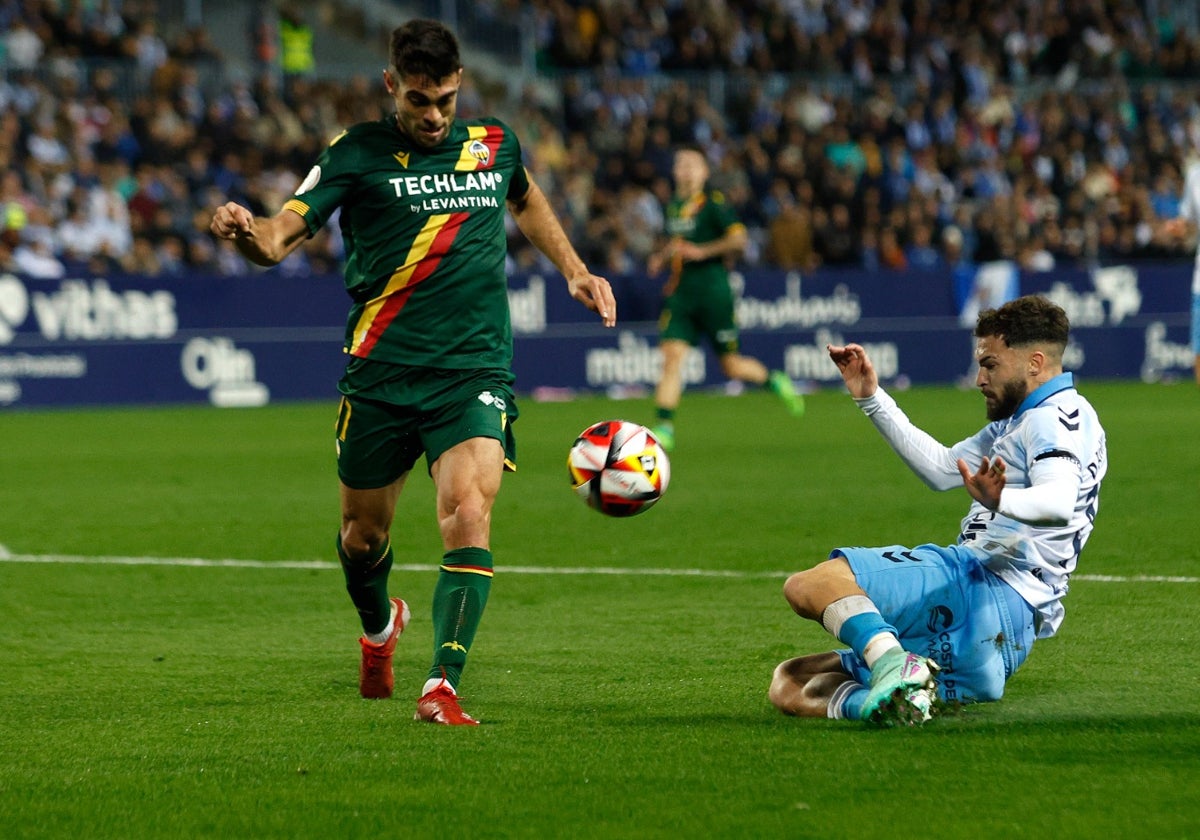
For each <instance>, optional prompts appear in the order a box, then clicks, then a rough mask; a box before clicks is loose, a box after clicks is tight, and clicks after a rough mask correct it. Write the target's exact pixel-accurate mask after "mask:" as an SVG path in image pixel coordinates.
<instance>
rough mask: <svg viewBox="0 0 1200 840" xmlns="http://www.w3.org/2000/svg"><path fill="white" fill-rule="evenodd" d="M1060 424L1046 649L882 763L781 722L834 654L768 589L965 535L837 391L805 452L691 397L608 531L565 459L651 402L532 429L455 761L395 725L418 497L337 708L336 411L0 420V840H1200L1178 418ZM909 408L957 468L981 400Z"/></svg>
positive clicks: (412, 584)
mask: <svg viewBox="0 0 1200 840" xmlns="http://www.w3.org/2000/svg"><path fill="white" fill-rule="evenodd" d="M1081 389H1082V390H1083V392H1084V393H1085V394H1086V395H1088V396H1089V397H1090V398H1091V399H1092V401H1093V402H1094V403H1095V404H1096V406H1097V408H1098V409H1099V411H1100V414H1101V418H1102V420H1103V422H1104V423H1105V426H1106V428H1107V430H1108V435H1109V456H1110V468H1109V473H1108V478H1107V480H1106V482H1105V484H1104V487H1103V490H1102V493H1101V508H1100V513H1099V517H1098V519H1097V526H1096V531H1095V533H1094V535H1093V537H1092V541H1091V543H1090V544H1089V545H1088V547H1087V549H1086V550H1085V552H1084V555H1083V559H1082V562H1081V564H1080V568H1079V572H1078V575H1077V577H1076V579H1075V580H1074V581H1073V585H1072V588H1071V593H1070V595H1069V596H1068V598H1067V601H1066V609H1067V617H1066V621H1065V624H1064V626H1063V630H1062V632H1061V633H1060V635H1059V636H1058V637H1057V638H1055V639H1052V640H1049V641H1045V642H1040V643H1039V644H1038V645H1037V648H1036V650H1034V651H1033V653H1032V655H1031V657H1030V659H1029V661H1028V662H1027V663H1026V665H1025V667H1024V668H1023V669H1022V671H1021V673H1020V674H1018V675H1017V676H1016V677H1015V678H1014V679H1013V680H1012V681H1011V682H1010V683H1009V686H1008V693H1007V694H1006V696H1005V698H1004V700H1003V701H1001V702H999V703H995V704H988V705H985V706H978V707H972V708H970V709H968V710H967V711H966V712H964V713H963V714H961V715H958V716H955V717H951V718H944V719H941V720H938V721H935V722H934V723H933V724H931V725H929V726H927V727H925V728H923V729H919V730H888V731H874V730H870V729H866V728H864V727H862V726H860V725H858V724H856V723H851V722H845V721H825V720H796V719H790V718H785V717H783V716H781V715H779V714H777V713H776V712H775V711H774V710H773V709H772V708H771V707H770V706H769V704H768V703H767V700H766V687H767V683H768V680H769V677H770V673H771V669H772V668H773V667H774V665H775V664H776V663H777V662H779V661H780V660H782V659H784V658H786V657H788V656H791V655H794V654H796V653H802V652H812V651H818V650H827V649H831V648H832V647H833V646H834V642H833V640H831V639H829V638H828V637H827V636H826V634H825V633H824V632H823V631H821V629H820V628H818V627H816V626H815V625H811V624H809V623H807V622H803V621H801V620H800V619H798V618H796V617H795V616H793V615H791V613H790V611H789V609H788V607H787V605H786V603H785V602H784V600H783V598H782V596H781V592H780V587H781V584H782V582H783V579H784V577H785V576H786V574H787V573H788V572H790V571H792V570H795V569H799V568H802V567H805V566H808V565H810V564H812V563H814V562H816V561H818V560H820V559H822V558H823V557H824V556H825V555H826V553H827V552H828V550H829V549H830V548H831V547H833V546H836V545H840V544H865V545H870V544H881V543H893V542H898V543H916V542H923V541H927V540H928V541H939V542H940V541H951V540H953V538H954V537H955V535H956V533H957V525H958V520H959V518H960V517H961V515H962V514H963V512H964V511H965V509H966V505H967V497H966V494H965V493H964V492H962V491H957V492H950V493H943V494H936V493H933V492H931V491H929V490H927V489H926V488H925V487H924V486H923V485H922V484H921V483H920V482H919V481H918V480H917V479H916V478H915V477H914V476H912V475H911V474H910V473H909V472H908V471H907V470H906V468H905V467H904V466H903V465H902V464H901V463H900V462H899V460H898V459H897V458H896V457H895V456H894V455H893V454H892V453H891V452H890V450H888V449H887V447H886V445H885V444H884V443H883V442H882V440H880V439H879V437H878V436H877V434H876V433H875V431H874V430H873V428H872V427H871V425H870V423H869V422H868V421H867V420H866V419H865V418H863V417H862V416H861V415H860V414H859V413H858V412H857V410H856V409H855V408H854V405H853V403H852V402H851V401H850V400H849V398H847V397H846V396H845V394H844V393H841V392H840V391H839V390H834V389H830V390H827V391H822V392H819V393H817V394H814V395H812V396H811V397H810V398H809V401H808V413H807V416H806V417H805V418H803V419H802V420H799V421H797V420H793V419H791V418H790V417H788V416H786V414H785V412H783V410H782V409H781V408H780V407H779V406H778V405H777V404H776V403H775V402H774V400H773V399H772V398H771V397H770V396H769V395H766V394H763V393H758V392H755V393H747V394H744V395H743V396H741V397H737V398H730V397H725V396H721V395H717V394H709V393H703V394H702V393H696V394H688V395H687V397H686V398H685V400H684V403H683V406H682V410H681V412H680V414H679V421H678V433H679V443H678V448H677V450H676V452H675V453H674V455H673V457H672V466H673V475H672V482H671V487H670V489H669V491H668V493H667V495H666V496H665V497H664V499H663V500H662V501H661V502H660V503H659V504H658V505H657V506H656V507H654V508H653V509H652V510H650V511H648V512H647V513H645V514H644V515H642V516H638V517H634V518H632V519H628V520H609V519H605V518H603V517H601V516H600V515H598V514H596V513H594V512H592V511H590V510H588V509H587V508H586V507H585V506H584V505H583V504H582V503H581V502H580V501H579V500H578V499H576V498H575V497H574V496H573V494H572V493H571V492H570V489H569V487H568V482H567V474H566V466H565V459H566V452H567V449H568V447H569V446H570V444H571V442H572V440H573V437H574V435H575V433H576V432H578V431H579V430H581V429H583V428H584V427H585V426H587V425H588V424H589V423H592V422H594V421H597V420H601V419H606V418H610V417H624V418H628V419H632V420H639V421H642V422H646V421H648V420H649V419H650V418H651V415H652V412H651V406H650V402H649V400H648V399H641V400H631V401H623V402H610V401H606V400H602V399H599V398H593V399H583V400H577V401H575V402H570V403H555V404H537V403H534V402H533V401H531V400H528V399H525V400H523V401H521V409H522V415H521V418H520V420H519V422H518V423H517V426H516V431H517V437H518V441H519V452H518V455H519V457H518V461H519V467H520V469H519V471H518V472H517V473H515V474H513V475H509V476H507V477H506V478H505V485H504V489H503V491H502V493H501V498H500V500H499V502H498V505H497V508H496V511H495V515H494V535H493V549H494V551H495V556H496V563H497V575H496V578H495V582H494V586H493V589H492V596H491V600H490V602H489V605H488V610H487V614H486V615H485V617H484V622H483V625H482V627H481V630H480V633H479V636H478V637H477V640H476V644H475V647H474V649H473V651H472V654H471V659H470V662H469V664H468V668H467V671H466V675H465V678H464V682H463V685H462V687H461V688H462V692H463V694H464V695H465V698H466V699H465V701H464V706H465V708H467V710H468V711H470V712H471V713H472V714H473V715H475V716H477V717H478V718H480V719H481V720H482V721H483V722H484V725H483V726H480V727H478V728H474V729H449V728H441V727H432V726H428V725H422V724H418V723H416V722H414V721H413V720H412V712H413V708H414V700H415V695H416V693H417V690H418V689H419V687H420V684H421V682H422V680H423V678H424V672H425V669H426V668H427V666H428V662H429V658H430V654H431V647H432V643H431V636H430V621H429V598H430V596H431V594H432V588H433V582H434V575H435V572H434V569H435V567H436V564H437V562H438V560H439V558H440V554H441V551H440V547H439V544H438V540H437V536H436V529H435V527H434V523H433V509H432V493H431V487H430V482H429V480H428V478H427V476H425V475H424V474H423V472H418V473H417V474H414V476H413V477H412V479H410V482H409V486H408V488H407V490H406V492H405V495H404V496H403V497H402V499H401V502H400V508H399V511H398V515H397V520H396V526H395V529H394V533H393V541H394V544H395V546H396V548H397V563H398V564H402V568H401V569H400V570H399V571H397V572H396V573H394V575H393V578H392V580H393V590H394V592H395V593H396V594H400V595H402V596H404V597H405V598H407V599H408V600H409V602H410V603H411V605H412V607H413V615H414V617H413V622H412V624H411V626H410V629H409V631H408V632H407V633H406V634H405V636H404V638H403V639H402V640H401V643H400V646H399V648H398V651H397V656H396V676H397V688H398V690H397V696H396V698H394V699H393V700H390V701H364V700H361V699H359V698H358V696H357V691H356V679H357V658H358V645H357V644H356V642H355V639H356V636H357V632H358V629H357V623H356V619H355V615H354V612H353V610H352V608H351V606H350V603H349V600H348V599H347V597H346V595H345V593H344V590H343V588H342V580H341V574H340V572H339V571H338V570H337V568H336V566H335V565H334V563H333V558H332V550H331V549H332V542H333V538H334V533H335V531H336V528H337V509H338V508H337V491H336V478H335V473H334V460H333V444H332V425H333V420H334V407H335V406H334V403H333V400H332V399H331V400H330V402H329V403H328V404H321V405H299V406H271V407H267V408H262V409H248V410H217V409H209V408H146V409H120V410H100V409H96V410H86V411H73V412H53V411H29V412H11V411H10V412H5V413H0V440H3V446H2V447H0V478H2V481H0V545H2V546H3V549H2V550H0V557H3V558H4V559H3V560H0V837H4V838H26V837H30V838H68V837H70V838H157V837H162V838H167V837H170V838H209V837H211V838H309V837H311V838H335V837H336V838H359V837H361V838H409V837H442V836H446V837H461V838H475V837H531V838H533V837H536V838H545V837H571V838H576V837H589V838H590V837H603V838H657V837H739V838H740V837H787V838H820V839H821V840H831V839H832V838H875V837H880V838H883V837H905V836H920V835H926V836H930V835H932V836H945V837H954V836H965V837H1039V838H1041V837H1054V838H1090V837H1100V836H1112V837H1151V836H1153V837H1172V838H1175V837H1195V836H1200V759H1198V758H1197V756H1200V709H1198V707H1197V702H1196V697H1197V687H1198V686H1200V669H1198V668H1197V665H1196V662H1197V652H1198V651H1200V629H1198V624H1200V623H1198V622H1197V621H1196V618H1195V615H1196V607H1195V604H1196V601H1197V598H1198V597H1200V583H1198V579H1200V558H1198V555H1197V549H1196V545H1197V543H1196V536H1197V533H1198V529H1197V526H1196V524H1195V522H1196V510H1197V503H1198V502H1200V495H1198V493H1197V489H1198V486H1200V485H1198V480H1197V475H1198V474H1200V445H1198V443H1197V439H1196V438H1197V428H1198V426H1197V420H1198V418H1200V393H1198V392H1197V389H1196V388H1194V387H1193V386H1191V385H1190V384H1176V385H1157V386H1152V385H1144V384H1140V383H1107V382H1098V383H1088V382H1084V383H1082V386H1081ZM897 396H898V398H899V399H900V403H901V405H902V406H903V407H904V408H905V409H906V410H907V411H908V413H909V415H910V416H911V417H912V418H913V419H914V420H915V421H916V422H917V423H919V424H920V425H922V426H924V427H925V428H927V429H928V430H929V431H931V432H932V433H934V434H935V435H936V436H938V437H939V438H940V439H942V440H944V441H946V442H952V441H953V440H957V439H958V438H960V437H963V436H965V435H966V434H968V433H970V432H972V431H974V430H975V429H976V428H977V427H978V426H979V425H980V424H981V423H982V422H983V419H984V418H983V405H982V399H981V398H980V397H979V395H978V394H976V393H972V392H962V391H958V390H954V389H952V388H917V389H913V390H911V391H909V392H907V393H901V394H898V395H897ZM98 558H109V561H108V562H97V559H98ZM112 558H127V561H120V560H114V559H112ZM139 558H178V559H180V560H187V559H189V558H194V559H199V560H208V561H220V560H237V561H255V563H249V564H247V563H239V564H225V565H222V564H220V563H208V564H203V565H195V564H188V563H185V562H176V563H161V564H154V565H150V564H146V563H145V562H144V561H143V560H140V559H139ZM701 572H704V573H706V574H702V573H701Z"/></svg>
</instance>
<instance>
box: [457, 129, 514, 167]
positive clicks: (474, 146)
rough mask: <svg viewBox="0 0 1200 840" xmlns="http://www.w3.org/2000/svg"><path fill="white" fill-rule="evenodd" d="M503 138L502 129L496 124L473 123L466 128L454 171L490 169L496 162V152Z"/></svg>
mask: <svg viewBox="0 0 1200 840" xmlns="http://www.w3.org/2000/svg"><path fill="white" fill-rule="evenodd" d="M503 139H504V129H502V128H501V127H500V126H498V125H473V126H470V127H468V128H467V139H466V140H465V141H464V142H463V145H462V152H461V154H460V155H459V158H458V163H456V164H455V165H454V169H455V171H456V172H473V171H474V170H476V169H490V168H491V167H492V165H493V164H494V163H495V162H496V153H497V152H498V151H499V150H500V142H501V141H502V140H503Z"/></svg>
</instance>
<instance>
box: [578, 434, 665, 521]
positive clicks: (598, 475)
mask: <svg viewBox="0 0 1200 840" xmlns="http://www.w3.org/2000/svg"><path fill="white" fill-rule="evenodd" d="M567 470H568V472H569V473H570V478H571V488H572V489H573V490H574V491H575V494H576V495H577V496H579V498H581V499H583V500H584V501H585V502H586V503H587V505H588V507H590V508H592V509H593V510H598V511H600V513H603V514H605V515H607V516H633V515H634V514H637V513H641V512H642V511H644V510H647V509H649V508H650V507H651V506H652V505H653V504H654V503H655V502H657V501H658V500H659V499H660V498H662V494H663V493H665V492H666V490H667V484H668V483H669V482H670V480H671V462H670V461H668V460H667V453H666V452H665V451H664V450H663V448H662V445H661V444H660V443H659V442H658V440H657V439H656V438H655V437H654V433H653V432H651V431H650V430H649V429H647V428H646V427H645V426H641V425H639V424H637V423H632V422H630V421H628V420H602V421H601V422H599V423H594V424H592V425H591V426H588V427H587V428H586V429H584V430H583V431H582V432H580V433H579V436H578V437H577V438H575V443H574V444H572V445H571V451H570V453H569V454H568V455H567Z"/></svg>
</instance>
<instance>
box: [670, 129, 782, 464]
mask: <svg viewBox="0 0 1200 840" xmlns="http://www.w3.org/2000/svg"><path fill="white" fill-rule="evenodd" d="M672 175H673V177H674V179H675V197H674V198H673V199H672V200H671V201H670V203H669V204H668V205H667V207H666V228H667V230H666V232H667V236H668V240H667V244H666V245H665V246H664V247H663V248H662V249H661V250H659V251H657V252H655V253H654V254H652V255H651V256H650V260H649V263H648V266H647V267H648V269H649V272H650V274H658V273H659V272H660V271H662V270H663V268H664V267H665V266H668V265H669V266H670V275H669V276H668V279H667V283H666V286H665V287H664V289H663V292H664V294H665V295H666V300H665V301H664V303H663V310H662V316H661V318H660V319H659V345H658V346H659V351H660V352H661V353H662V365H663V366H662V374H661V376H660V377H659V380H658V386H657V388H656V389H655V394H654V402H655V410H656V412H657V418H658V419H657V423H656V425H655V427H654V432H655V435H656V436H657V437H658V439H659V441H660V442H661V443H662V445H663V446H664V447H666V448H667V449H671V448H673V447H674V445H675V411H676V409H677V408H678V407H679V400H680V398H681V397H682V396H683V362H684V360H685V359H686V357H687V354H688V351H689V350H690V349H691V348H692V347H694V346H695V345H696V344H698V343H699V342H700V340H701V339H702V338H703V339H706V340H707V341H708V342H709V343H710V344H711V345H712V348H713V351H714V352H715V353H716V354H717V359H718V360H719V362H720V364H721V371H722V372H723V373H724V374H725V375H726V376H727V377H729V378H730V379H738V380H741V381H743V382H752V383H755V384H757V385H765V386H767V387H768V388H770V389H771V390H772V391H774V392H775V393H776V394H778V395H779V396H780V398H782V399H783V401H784V402H785V404H786V405H787V407H788V409H789V410H790V411H791V412H792V413H793V414H795V415H797V416H799V415H801V414H803V413H804V399H803V398H802V397H801V396H800V395H799V394H797V393H796V390H795V388H794V387H793V386H792V382H791V380H790V379H789V378H788V377H787V375H786V374H785V373H784V372H783V371H781V370H777V371H774V372H771V371H768V370H767V367H766V366H765V365H764V364H763V363H762V362H760V361H759V360H758V359H756V358H754V357H752V356H746V355H743V354H742V353H741V351H740V347H739V338H738V330H737V325H736V323H735V321H734V311H733V291H732V289H730V287H729V270H728V268H727V267H726V265H725V261H726V259H728V258H731V257H735V256H738V255H740V254H741V253H742V252H743V251H744V250H745V248H746V243H747V240H748V237H747V233H746V226H745V225H743V224H742V223H741V222H739V221H738V220H737V217H736V216H735V215H734V212H733V209H732V208H731V207H730V206H729V205H728V204H726V203H725V199H724V197H723V196H722V195H721V193H719V192H717V191H715V190H711V189H709V188H708V187H707V182H708V160H707V159H706V158H705V156H704V152H703V151H701V150H700V149H696V148H684V149H680V150H679V151H677V152H676V153H675V162H674V166H673V168H672Z"/></svg>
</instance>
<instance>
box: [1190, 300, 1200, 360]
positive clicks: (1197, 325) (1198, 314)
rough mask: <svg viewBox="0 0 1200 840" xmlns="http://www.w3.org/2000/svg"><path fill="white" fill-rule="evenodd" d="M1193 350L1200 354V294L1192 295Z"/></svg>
mask: <svg viewBox="0 0 1200 840" xmlns="http://www.w3.org/2000/svg"><path fill="white" fill-rule="evenodd" d="M1192 352H1193V353H1195V354H1196V355H1198V356H1200V294H1193V295H1192Z"/></svg>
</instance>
